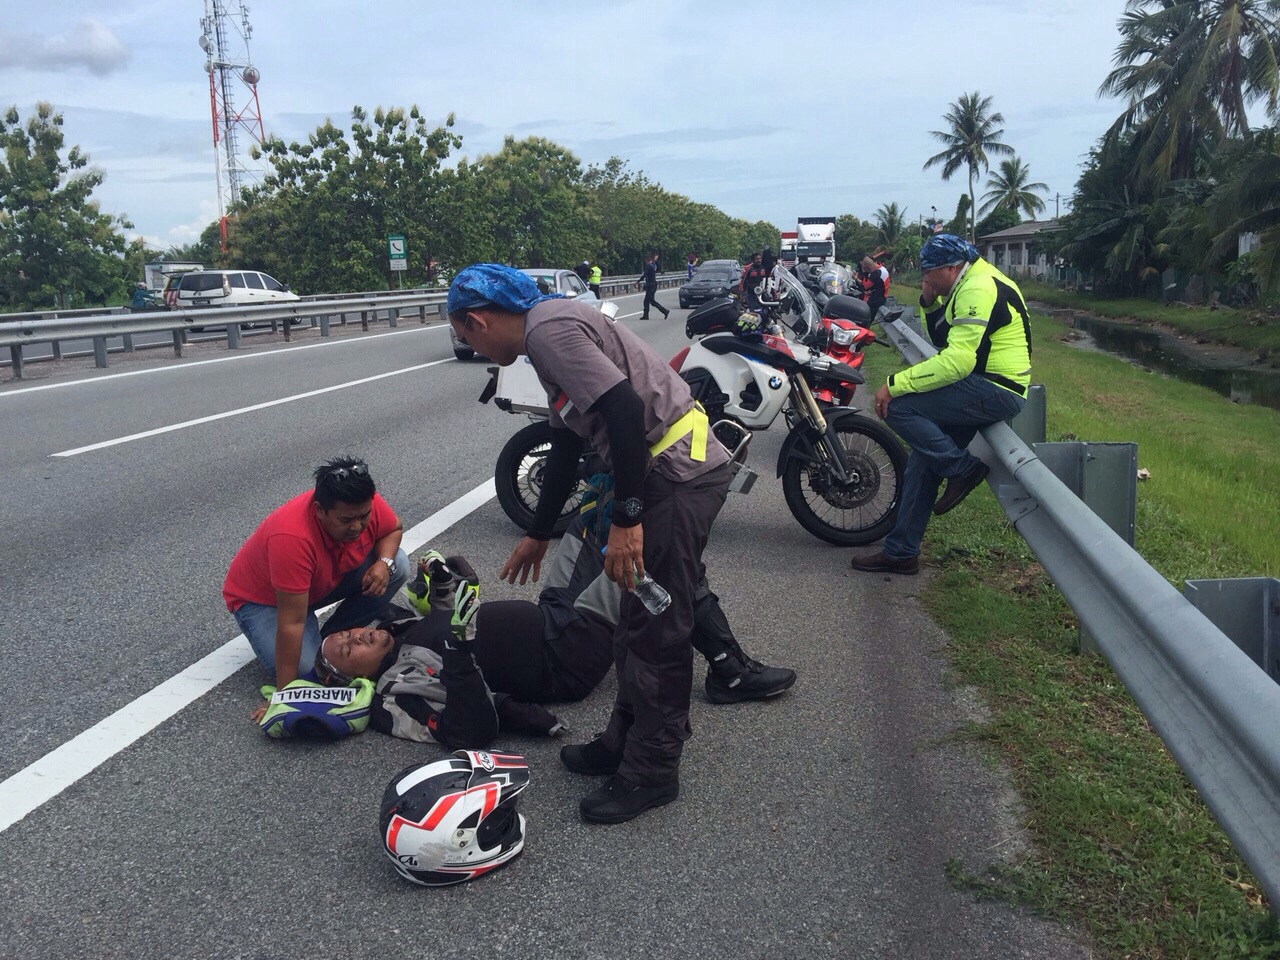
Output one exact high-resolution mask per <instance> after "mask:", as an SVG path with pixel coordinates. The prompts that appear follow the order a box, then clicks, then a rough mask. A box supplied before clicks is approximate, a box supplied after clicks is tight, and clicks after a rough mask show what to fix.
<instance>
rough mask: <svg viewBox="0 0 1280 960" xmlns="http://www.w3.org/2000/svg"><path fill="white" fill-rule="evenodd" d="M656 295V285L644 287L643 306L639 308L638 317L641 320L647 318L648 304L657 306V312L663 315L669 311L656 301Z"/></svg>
mask: <svg viewBox="0 0 1280 960" xmlns="http://www.w3.org/2000/svg"><path fill="white" fill-rule="evenodd" d="M657 296H658V288H657V287H652V288H650V287H645V288H644V306H643V307H641V308H640V319H642V320H645V319H648V316H649V307H650V306H655V307H657V308H658V312H660V313H661V314H662V315H663V316H664V317H665V316H666V315H667V314H668V313H670V312H671V311H669V310H668V309H667V308H666V307H664V306H663V305H662V304H660V303H659V302H658V300H657Z"/></svg>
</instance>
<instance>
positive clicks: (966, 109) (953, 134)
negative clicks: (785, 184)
mask: <svg viewBox="0 0 1280 960" xmlns="http://www.w3.org/2000/svg"><path fill="white" fill-rule="evenodd" d="M1277 2H1280V0H1277ZM990 111H991V98H990V97H984V96H983V95H982V94H981V93H979V92H977V91H976V90H975V91H974V92H973V93H965V94H961V96H960V99H959V100H957V101H956V102H955V103H953V104H951V107H950V109H948V110H947V112H946V113H945V114H943V117H942V119H944V120H946V121H947V123H948V124H950V129H949V130H931V131H930V135H931V136H932V137H933V138H934V139H935V140H937V141H938V142H940V143H943V144H946V149H945V150H943V151H942V152H941V153H938V154H935V155H934V156H932V157H930V158H929V159H928V160H926V161H925V162H924V169H925V170H928V169H929V168H930V167H936V166H939V165H941V167H942V179H943V180H950V179H951V176H952V174H954V173H955V172H956V171H957V170H959V169H960V168H961V167H967V168H968V171H969V239H970V240H972V239H973V224H974V217H973V211H974V208H975V207H976V206H977V204H976V203H975V202H974V196H973V179H974V177H976V176H977V175H978V173H979V171H985V170H987V168H988V167H989V166H990V165H991V164H990V162H989V161H988V158H987V154H989V153H990V154H997V155H1000V156H1007V155H1009V154H1012V153H1013V148H1012V147H1010V146H1009V145H1008V144H1006V143H1001V142H1000V139H999V138H1000V136H1001V135H1002V134H1003V133H1004V129H1003V128H1002V127H1000V126H999V125H1000V124H1002V123H1004V117H1003V115H1001V114H999V113H991V112H990Z"/></svg>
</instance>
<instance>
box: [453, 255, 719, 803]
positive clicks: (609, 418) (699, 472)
mask: <svg viewBox="0 0 1280 960" xmlns="http://www.w3.org/2000/svg"><path fill="white" fill-rule="evenodd" d="M446 309H447V311H448V314H449V322H450V323H451V324H452V325H453V330H454V333H455V334H456V335H457V336H458V339H459V340H461V341H462V342H464V343H466V344H468V345H469V346H471V347H472V349H474V350H476V351H478V352H480V353H483V354H484V355H485V356H487V357H489V358H491V359H492V360H493V361H494V362H496V363H498V364H499V365H502V366H508V365H510V364H512V363H515V362H516V360H518V359H519V358H520V356H521V354H525V355H527V356H528V358H529V362H530V363H531V364H532V365H533V369H534V370H535V371H536V373H537V374H538V379H539V380H540V381H541V383H542V386H543V388H544V389H545V390H546V392H547V398H548V401H549V405H550V407H551V411H552V412H551V427H552V431H551V436H552V440H551V449H550V452H549V454H548V456H547V464H546V470H545V475H544V479H543V485H542V493H541V496H540V497H539V500H538V507H537V510H536V511H535V513H534V521H533V525H532V527H531V529H530V530H529V531H528V533H526V535H525V536H524V537H523V538H522V539H521V540H520V541H519V542H518V543H517V544H516V546H515V549H514V550H512V551H511V555H510V557H508V558H507V562H506V563H505V565H504V566H503V568H502V570H501V572H500V576H502V577H503V578H504V579H506V580H508V581H510V582H511V583H515V582H516V581H517V579H518V580H519V582H520V583H522V584H523V583H525V582H526V581H527V580H528V578H529V576H530V574H532V576H533V578H534V580H537V578H538V574H539V570H540V567H541V563H542V559H543V557H544V556H545V555H546V552H547V541H548V540H549V539H550V534H551V528H552V525H553V523H554V522H555V519H556V517H557V516H558V515H559V514H560V511H561V509H562V508H563V506H564V503H565V500H566V499H567V498H568V496H569V494H570V492H571V490H572V489H573V484H574V480H575V477H576V470H577V464H578V459H579V456H580V455H581V451H582V448H583V442H584V441H590V443H591V445H592V447H593V449H595V451H596V452H597V453H598V454H599V455H600V456H601V457H602V458H603V459H604V460H605V462H606V463H608V464H609V465H610V468H611V470H612V471H613V480H614V506H613V523H612V526H611V527H610V528H609V536H608V543H607V545H606V548H605V555H604V568H605V574H606V575H607V576H608V578H609V579H610V580H612V581H613V582H614V583H617V584H619V585H620V586H622V587H624V588H625V589H626V590H627V591H628V592H627V593H626V594H625V595H624V596H623V598H622V604H621V609H620V611H619V619H618V625H617V627H616V629H615V632H614V641H613V647H614V667H615V670H616V672H617V678H618V693H617V699H616V701H615V702H614V706H613V712H612V715H611V716H610V718H609V723H608V726H607V727H606V728H605V730H604V732H603V733H601V734H599V735H598V736H597V737H596V738H595V739H594V740H592V741H591V742H589V743H586V744H575V745H573V746H569V747H565V748H564V749H563V750H561V752H560V757H561V760H562V761H563V762H564V764H565V766H567V767H568V768H569V769H570V770H572V771H574V772H575V773H581V774H585V775H589V776H605V775H611V776H610V778H609V780H607V781H606V782H605V783H604V785H603V786H601V787H600V788H599V789H597V790H595V791H594V792H592V793H590V794H588V795H587V796H586V797H584V798H583V800H582V802H581V803H580V805H579V807H580V810H581V812H582V816H583V819H585V820H587V821H589V822H593V823H622V822H624V821H627V820H631V819H632V818H634V817H636V816H638V815H639V814H641V813H643V812H644V811H646V810H648V809H650V808H651V807H657V806H661V805H662V804H666V803H670V802H671V801H672V800H674V799H675V798H676V796H677V795H678V794H679V791H680V785H679V769H680V754H681V751H682V749H683V747H684V741H685V740H687V739H688V738H689V736H690V734H691V732H692V731H691V729H690V726H689V697H690V688H691V685H692V681H693V648H692V646H691V645H690V635H691V632H692V630H693V625H694V620H693V609H694V599H695V593H696V591H697V586H698V583H699V581H700V580H701V579H702V575H703V573H704V567H703V564H702V552H703V548H704V547H705V546H706V543H707V538H708V536H709V535H710V532H711V524H712V522H713V521H714V520H715V517H716V514H718V513H719V512H720V508H721V506H723V504H724V500H725V495H726V493H727V492H728V486H729V480H730V478H731V476H732V471H731V469H730V466H729V453H728V451H727V450H725V448H724V447H723V446H722V445H721V444H720V443H719V441H717V440H716V438H715V436H714V435H713V434H712V433H711V432H710V431H709V429H708V424H707V416H706V413H704V412H703V410H702V408H701V407H700V406H699V405H698V404H696V403H695V402H694V400H693V397H692V395H691V394H690V393H689V388H688V385H687V384H686V383H685V382H684V381H683V380H681V379H680V377H679V375H677V374H676V373H675V371H673V370H672V369H671V368H670V367H669V366H668V365H667V364H666V363H665V362H664V360H663V358H662V357H660V356H659V355H658V354H657V353H655V352H654V350H653V349H652V348H651V347H649V346H648V344H646V343H645V342H644V341H643V340H641V339H640V338H639V337H638V336H636V335H635V334H634V333H632V332H631V331H630V330H628V329H627V328H626V327H624V326H623V325H621V324H615V323H613V322H611V321H610V320H609V319H608V318H607V317H605V316H604V315H603V314H601V313H600V311H598V310H595V309H593V308H592V307H591V306H590V305H589V304H583V303H579V302H577V301H574V300H566V299H564V298H560V297H547V296H544V295H541V294H539V292H538V290H537V288H536V287H535V286H534V285H533V283H532V282H531V281H530V280H529V278H528V277H526V276H525V275H524V274H522V273H519V272H517V271H515V270H512V269H510V268H509V267H502V266H499V265H497V264H490V263H481V264H476V265H474V266H470V267H467V268H466V269H465V270H463V271H462V272H461V273H459V274H458V276H457V277H455V278H454V281H453V283H452V285H451V286H450V288H449V297H448V300H447V302H446ZM646 573H647V574H649V575H650V576H651V577H652V578H653V579H654V580H656V581H657V582H658V583H659V584H661V585H662V586H663V587H665V588H666V590H667V592H668V593H670V595H671V604H670V606H669V607H668V608H667V609H666V610H665V611H664V612H663V613H661V614H659V615H657V616H654V615H651V614H650V613H649V612H648V610H646V609H645V607H644V605H643V604H642V603H641V602H640V600H639V599H638V598H637V597H636V596H635V595H634V593H632V592H631V590H632V588H633V587H634V584H635V581H636V580H637V579H638V578H639V577H641V576H643V575H644V574H646Z"/></svg>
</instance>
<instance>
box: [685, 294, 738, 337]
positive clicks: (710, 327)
mask: <svg viewBox="0 0 1280 960" xmlns="http://www.w3.org/2000/svg"><path fill="white" fill-rule="evenodd" d="M739 313H740V311H739V309H738V306H737V304H736V303H735V302H734V301H733V300H731V299H729V298H728V297H717V298H716V299H714V300H708V301H707V302H706V303H704V304H703V305H702V306H700V307H698V308H697V309H696V310H694V311H693V313H691V314H689V317H688V319H687V320H685V322H684V335H685V336H686V337H691V338H692V337H702V336H705V335H706V334H708V333H724V332H726V331H727V332H729V333H736V332H737V330H738V314H739Z"/></svg>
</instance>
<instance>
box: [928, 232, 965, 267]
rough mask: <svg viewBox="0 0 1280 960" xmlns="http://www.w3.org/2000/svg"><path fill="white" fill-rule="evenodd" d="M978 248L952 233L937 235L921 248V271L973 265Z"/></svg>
mask: <svg viewBox="0 0 1280 960" xmlns="http://www.w3.org/2000/svg"><path fill="white" fill-rule="evenodd" d="M977 259H978V248H977V247H975V246H974V245H973V244H972V243H970V242H969V241H968V240H965V239H964V238H962V237H957V236H955V234H951V233H935V234H934V235H933V236H932V237H930V238H929V239H928V240H926V241H925V242H924V246H922V247H921V248H920V269H921V270H932V269H934V268H935V267H949V266H951V264H953V263H973V262H974V261H975V260H977Z"/></svg>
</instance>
